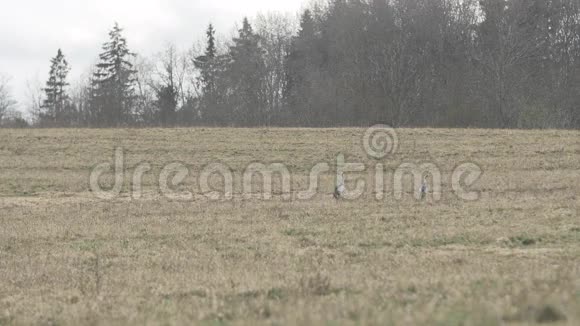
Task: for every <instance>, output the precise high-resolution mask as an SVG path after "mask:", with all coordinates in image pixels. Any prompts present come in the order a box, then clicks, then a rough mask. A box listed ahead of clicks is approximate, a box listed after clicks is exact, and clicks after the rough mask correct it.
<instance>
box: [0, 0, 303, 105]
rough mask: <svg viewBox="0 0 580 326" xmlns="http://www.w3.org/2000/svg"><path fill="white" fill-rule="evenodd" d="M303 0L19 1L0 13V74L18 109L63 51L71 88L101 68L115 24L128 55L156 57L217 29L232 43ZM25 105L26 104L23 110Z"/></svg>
mask: <svg viewBox="0 0 580 326" xmlns="http://www.w3.org/2000/svg"><path fill="white" fill-rule="evenodd" d="M304 3H305V2H304V0H240V1H238V0H213V1H212V0H16V1H6V3H5V4H3V5H2V10H0V73H3V74H6V75H8V76H10V77H12V83H11V86H12V90H13V93H14V96H15V97H16V99H17V100H18V101H19V102H25V101H26V97H25V95H26V81H27V80H35V79H39V80H41V81H42V82H44V81H45V80H46V79H47V75H48V69H49V60H50V58H52V57H54V56H55V55H56V52H57V49H59V48H62V50H63V52H64V53H65V55H66V56H67V58H68V61H69V63H70V65H71V67H72V71H71V75H70V79H72V80H74V79H75V78H77V77H78V76H79V75H80V74H82V73H84V72H85V70H86V69H87V67H89V66H90V65H91V64H92V63H94V62H95V61H96V58H97V57H98V54H99V52H100V50H101V45H102V43H103V42H104V41H106V38H107V33H108V31H109V30H110V29H111V27H112V26H113V24H114V22H118V23H119V24H120V25H121V27H123V28H124V29H125V35H126V36H127V39H128V42H129V46H130V48H131V49H132V50H133V51H135V52H138V53H139V54H142V55H151V54H153V53H156V52H158V51H160V50H161V48H162V47H163V46H164V45H165V44H167V42H171V43H174V44H176V45H177V46H178V47H179V48H182V49H183V48H186V47H190V46H191V45H192V44H193V43H194V41H196V40H199V39H200V38H202V37H203V35H204V32H205V29H206V27H207V25H208V24H209V23H210V22H212V23H213V24H214V25H215V26H216V29H217V30H218V34H223V35H229V34H230V33H231V31H232V29H233V27H234V25H235V24H236V23H238V24H239V22H240V21H241V19H242V18H243V17H244V16H249V17H250V18H251V17H254V16H255V15H256V14H257V13H258V12H263V13H266V12H269V11H280V12H288V13H297V12H298V11H299V10H300V9H301V8H302V5H303V4H304ZM21 104H22V103H21Z"/></svg>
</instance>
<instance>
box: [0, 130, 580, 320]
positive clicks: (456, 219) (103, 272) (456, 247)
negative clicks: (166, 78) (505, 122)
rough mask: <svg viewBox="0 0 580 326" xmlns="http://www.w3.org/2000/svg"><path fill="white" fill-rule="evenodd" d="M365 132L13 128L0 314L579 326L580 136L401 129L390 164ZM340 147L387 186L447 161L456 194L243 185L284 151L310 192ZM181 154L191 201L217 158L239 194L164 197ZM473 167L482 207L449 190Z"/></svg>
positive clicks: (1, 188)
mask: <svg viewBox="0 0 580 326" xmlns="http://www.w3.org/2000/svg"><path fill="white" fill-rule="evenodd" d="M364 132H365V131H364V130H363V129H340V130H338V129H337V130H330V129H329V130H309V129H304V130H285V129H272V130H266V129H263V130H262V129H260V130H246V129H174V130H162V129H152V130H0V325H21V324H37V325H121V324H133V325H159V324H162V325H191V324H200V325H230V324H231V325H338V324H340V325H390V324H394V325H503V324H510V325H511V324H514V325H518V324H519V325H527V324H535V323H554V324H562V325H580V216H579V210H580V133H578V132H568V131H486V130H428V129H425V130H414V129H406V130H400V131H398V133H399V139H400V143H399V149H398V151H397V152H396V153H395V154H393V155H391V156H389V157H388V158H386V159H383V160H379V161H377V160H375V159H371V158H369V157H368V156H367V155H366V153H365V151H364V149H363V148H362V146H361V144H362V141H361V138H362V135H363V134H364ZM117 147H122V148H123V149H124V155H125V164H124V169H125V170H126V171H125V172H126V173H125V180H126V182H125V185H124V187H123V189H122V192H121V194H120V196H118V197H117V198H114V199H112V200H103V199H99V198H97V197H96V196H95V195H94V193H92V192H91V189H90V187H89V175H90V173H91V170H92V169H93V167H95V166H96V165H98V164H100V163H103V162H110V163H113V162H114V160H113V155H114V152H115V148H117ZM340 153H342V154H344V155H345V157H346V159H347V161H348V162H361V163H365V165H367V166H368V167H369V168H368V169H367V171H366V172H362V173H354V174H352V175H348V176H347V185H349V187H350V188H352V187H353V182H354V181H355V180H356V179H357V178H358V179H364V180H367V181H368V183H369V184H370V183H371V180H373V178H374V177H373V174H372V173H371V172H372V169H371V167H374V166H375V165H376V164H378V163H381V164H383V165H384V168H385V171H387V172H386V173H385V179H386V180H387V182H385V187H386V188H387V189H392V188H393V187H392V182H389V181H388V180H389V175H391V174H392V172H393V171H394V170H395V169H397V167H398V166H400V165H401V164H402V163H415V164H420V163H427V162H429V163H434V164H436V165H437V166H438V167H439V168H440V170H441V172H442V174H443V185H442V194H441V195H442V199H441V200H440V201H434V200H433V198H431V196H430V197H428V198H427V200H426V201H417V200H416V199H415V198H413V195H412V192H413V189H412V187H411V186H410V181H411V180H410V179H409V180H407V179H406V183H407V184H408V187H406V191H407V193H406V194H405V196H404V197H403V198H402V199H400V200H397V199H395V197H394V195H393V194H392V193H387V194H386V196H385V198H384V199H383V200H380V201H379V200H376V199H375V198H374V195H373V191H372V188H373V187H372V186H369V188H370V190H369V191H368V192H367V193H365V194H364V195H363V196H362V197H361V198H360V199H358V200H343V201H340V202H337V201H335V200H334V199H333V198H332V192H333V188H334V182H335V181H334V175H335V173H333V172H332V171H331V172H327V173H325V174H324V175H323V177H322V179H321V185H320V190H319V194H318V195H317V196H315V197H314V198H313V199H311V200H306V201H298V200H291V201H288V200H284V199H283V198H281V197H280V196H277V195H275V196H274V197H273V199H271V200H262V199H260V198H258V196H254V197H253V198H247V197H244V196H242V195H241V189H240V184H241V181H240V180H238V179H239V178H240V175H241V174H242V173H243V171H244V169H245V168H246V166H247V165H248V164H249V163H252V162H263V163H267V164H269V163H273V162H279V163H284V164H286V166H288V168H289V170H290V171H291V173H292V177H293V179H292V186H293V188H292V189H293V191H299V190H304V189H306V188H307V186H308V183H307V177H308V175H309V172H310V169H311V168H312V167H313V166H314V165H315V164H317V163H321V162H322V163H328V164H330V165H331V166H334V165H336V157H337V155H338V154H340ZM143 162H148V163H149V164H151V166H152V170H151V171H150V172H149V173H147V174H146V175H145V177H144V183H143V186H144V195H143V197H142V198H141V199H132V198H131V178H132V173H133V171H134V170H135V168H136V167H137V166H138V165H139V164H140V163H143ZM175 162H181V163H182V164H184V165H186V166H187V167H188V168H189V169H190V171H191V173H190V175H189V176H188V178H187V179H186V180H185V181H184V182H183V183H182V184H181V185H178V186H177V187H175V189H174V190H175V191H177V190H183V191H185V190H188V191H190V192H192V193H194V194H196V195H201V193H200V192H201V190H200V186H199V184H198V183H197V181H196V180H197V176H198V175H199V173H200V171H201V170H202V169H203V168H204V166H206V165H207V164H210V163H214V162H221V163H222V164H225V165H227V166H229V167H230V168H231V169H232V170H233V172H234V173H235V175H236V183H235V190H234V199H233V200H231V201H228V200H218V201H212V200H210V199H209V198H206V197H204V196H194V198H193V199H191V200H176V199H172V198H167V197H166V196H163V195H162V193H161V192H160V190H159V186H158V184H159V182H158V181H157V180H158V179H159V175H160V171H161V169H162V168H163V167H164V166H165V165H166V164H168V163H175ZM465 162H472V163H475V164H477V165H478V166H480V167H481V169H482V170H483V172H484V174H483V176H482V177H481V178H480V179H479V180H478V181H477V182H476V183H475V185H473V187H472V190H477V191H479V192H480V199H479V200H477V201H472V202H470V201H464V200H461V199H459V198H458V197H457V196H456V195H455V194H454V193H453V192H452V190H451V186H450V174H451V173H452V172H453V170H454V168H455V167H456V166H457V165H459V164H461V163H465ZM110 180H112V178H109V180H108V181H107V180H104V181H102V182H103V183H107V182H109V181H110ZM254 181H255V186H256V188H255V189H258V185H259V184H260V180H259V178H256V180H254ZM212 184H213V186H214V187H217V186H219V184H220V180H219V178H218V179H217V180H216V179H215V178H214V179H212ZM275 189H278V188H275Z"/></svg>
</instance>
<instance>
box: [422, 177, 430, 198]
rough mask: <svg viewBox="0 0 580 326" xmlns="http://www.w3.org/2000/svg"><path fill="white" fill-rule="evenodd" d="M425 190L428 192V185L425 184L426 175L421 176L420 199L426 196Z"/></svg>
mask: <svg viewBox="0 0 580 326" xmlns="http://www.w3.org/2000/svg"><path fill="white" fill-rule="evenodd" d="M427 192H429V186H428V185H427V176H425V177H424V178H423V183H422V184H421V200H424V199H425V197H427Z"/></svg>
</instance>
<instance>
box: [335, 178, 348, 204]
mask: <svg viewBox="0 0 580 326" xmlns="http://www.w3.org/2000/svg"><path fill="white" fill-rule="evenodd" d="M345 191H346V187H345V186H344V174H343V173H341V174H340V175H339V176H338V178H337V180H336V188H334V199H336V200H339V199H341V198H342V196H343V194H344V192H345Z"/></svg>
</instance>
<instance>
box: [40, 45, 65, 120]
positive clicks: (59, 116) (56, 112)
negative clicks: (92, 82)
mask: <svg viewBox="0 0 580 326" xmlns="http://www.w3.org/2000/svg"><path fill="white" fill-rule="evenodd" d="M50 63H51V65H50V72H49V76H48V81H47V82H46V87H45V88H44V89H43V90H44V93H45V99H44V103H43V105H42V107H41V109H42V110H41V116H40V117H39V118H40V122H41V123H43V124H44V123H49V124H51V125H57V124H60V125H63V124H65V123H66V122H67V121H66V120H67V119H70V116H69V115H68V114H67V112H66V110H67V108H68V107H69V103H68V102H69V96H68V94H67V93H66V87H67V86H69V83H68V82H67V76H68V73H69V71H70V68H69V66H68V62H67V61H66V59H65V56H64V54H63V53H62V51H61V49H59V50H58V52H57V54H56V57H54V58H53V59H52V60H50Z"/></svg>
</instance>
